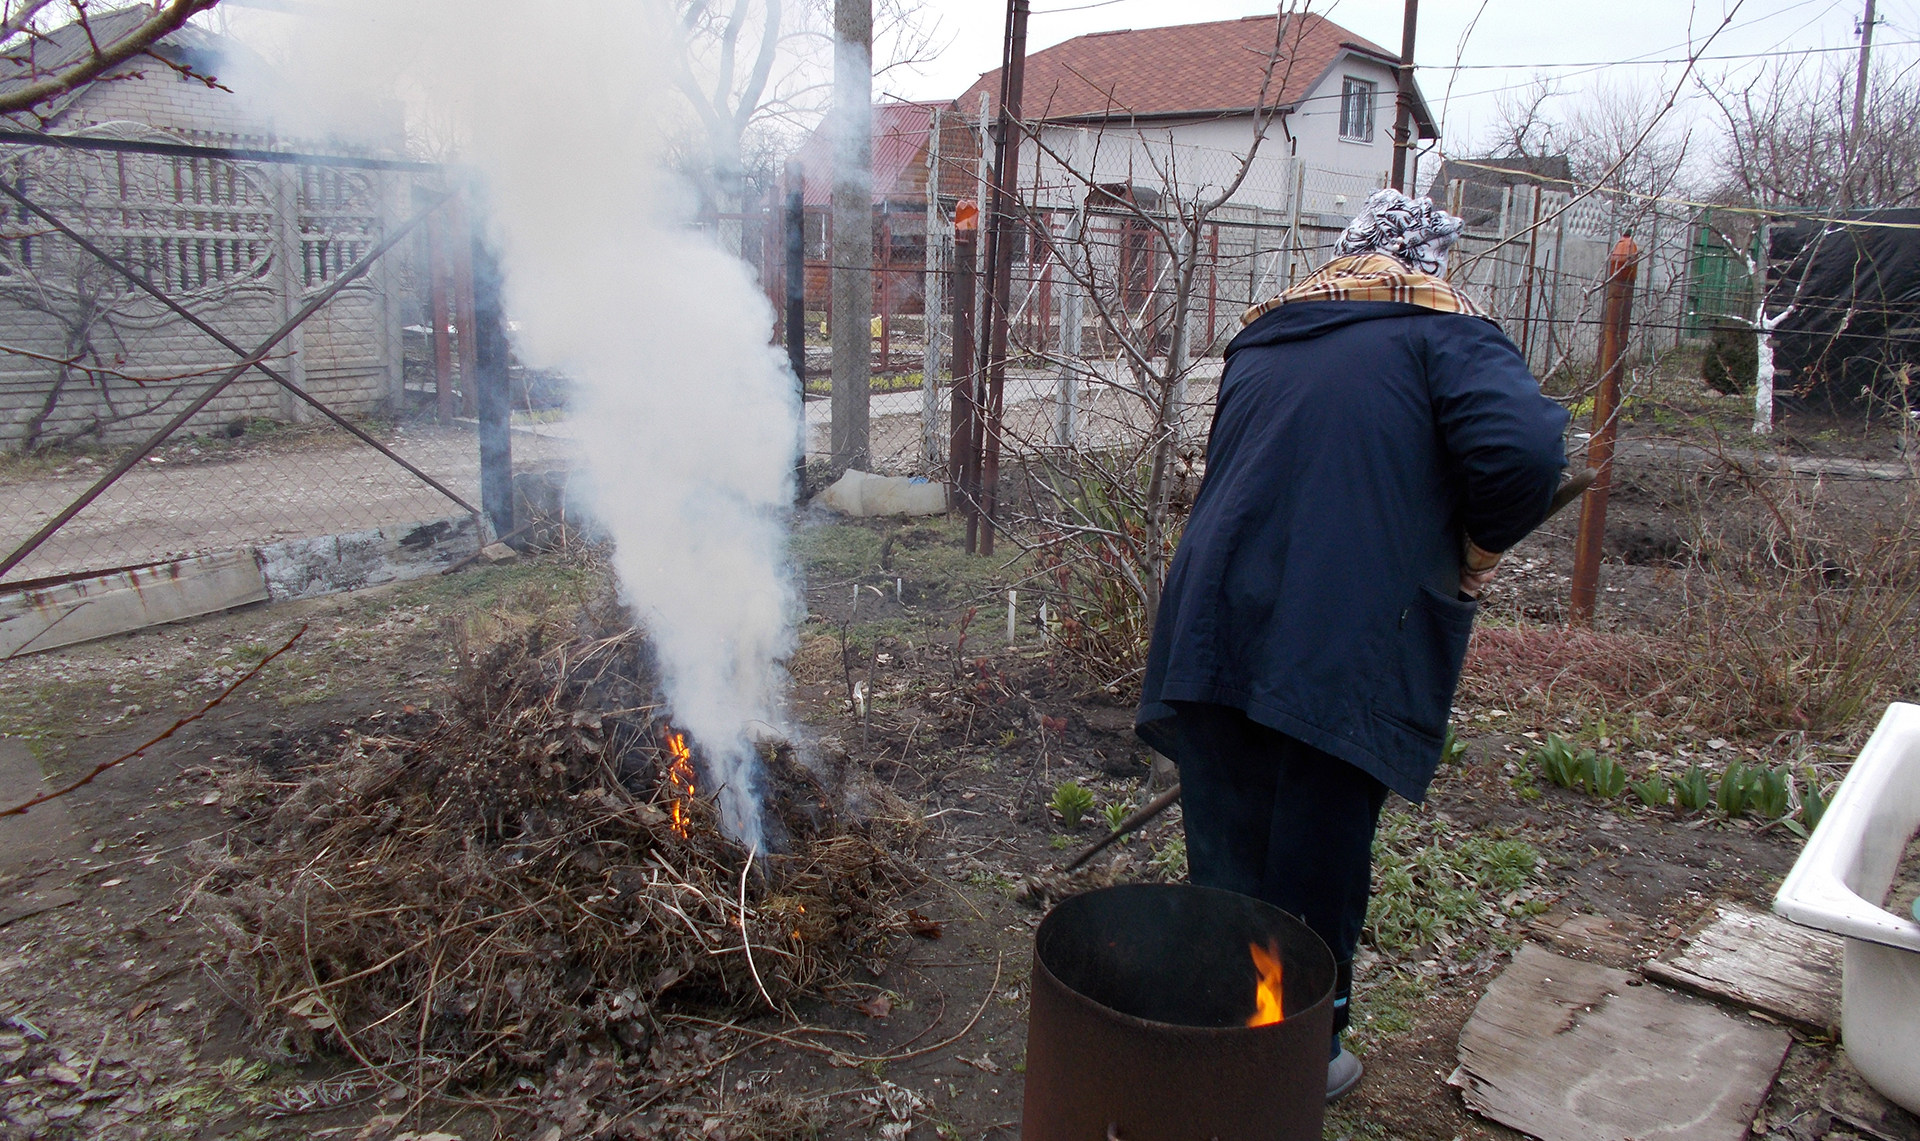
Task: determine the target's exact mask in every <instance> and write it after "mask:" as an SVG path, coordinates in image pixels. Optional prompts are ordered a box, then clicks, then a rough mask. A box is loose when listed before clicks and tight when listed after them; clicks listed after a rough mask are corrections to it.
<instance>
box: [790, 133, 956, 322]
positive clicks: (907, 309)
mask: <svg viewBox="0 0 1920 1141" xmlns="http://www.w3.org/2000/svg"><path fill="white" fill-rule="evenodd" d="M936 111H938V112H939V113H940V184H939V188H938V189H939V201H940V203H941V209H942V211H943V213H945V214H946V215H947V216H949V217H951V216H952V212H953V206H954V204H955V203H956V202H958V201H960V200H961V199H968V198H973V197H974V196H975V193H976V187H977V184H978V177H979V176H978V171H979V159H980V144H979V136H978V134H977V133H976V131H975V130H974V127H975V126H976V125H977V124H976V123H974V122H973V121H971V120H968V119H967V118H966V117H965V116H964V115H962V114H961V113H959V112H958V111H956V110H954V109H952V108H950V107H947V106H946V105H945V104H942V103H939V102H929V103H906V102H888V103H876V104H874V106H873V265H874V279H873V292H874V308H875V310H876V311H877V312H878V311H883V302H884V301H885V300H887V299H888V298H885V297H883V291H884V292H885V293H886V294H888V295H890V299H891V301H892V308H891V310H890V311H891V312H893V313H918V312H920V308H921V305H920V302H921V274H922V273H923V272H924V270H925V266H926V250H927V179H928V177H929V171H928V163H927V151H928V147H929V145H930V143H931V141H932V130H933V116H934V113H935V112H936ZM831 131H832V128H831V125H830V124H828V123H823V124H822V125H821V126H820V127H818V128H816V129H815V130H814V132H813V133H812V134H811V135H809V136H807V139H806V141H805V142H803V143H802V144H801V145H800V148H799V149H798V150H797V151H795V152H794V156H793V157H794V161H795V162H796V163H798V164H799V167H800V172H801V177H802V180H803V183H802V188H801V189H802V197H803V200H804V202H805V218H806V221H805V235H806V242H805V245H806V257H807V275H806V279H807V308H808V310H810V311H813V312H825V311H826V309H827V297H828V293H829V286H828V277H829V274H828V250H829V249H830V248H831V245H832V240H831V239H832V229H833V203H832V196H833V139H832V133H831Z"/></svg>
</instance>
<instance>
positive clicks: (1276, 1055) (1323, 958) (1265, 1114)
mask: <svg viewBox="0 0 1920 1141" xmlns="http://www.w3.org/2000/svg"><path fill="white" fill-rule="evenodd" d="M1255 947H1260V948H1267V949H1269V950H1273V949H1277V951H1278V958H1279V962H1280V967H1281V975H1280V991H1281V995H1282V1004H1281V1009H1282V1014H1283V1018H1282V1020H1281V1021H1279V1022H1275V1023H1270V1024H1268V1025H1263V1026H1249V1025H1247V1022H1248V1020H1249V1019H1250V1018H1252V1017H1254V1015H1255V1012H1256V1009H1257V1000H1256V993H1257V986H1258V984H1259V982H1260V980H1261V977H1262V976H1261V972H1260V965H1259V963H1258V961H1257V960H1256V958H1255V957H1254V955H1253V954H1252V948H1255ZM1333 988H1334V965H1333V954H1332V953H1331V952H1330V951H1328V950H1327V945H1326V944H1325V943H1324V942H1322V941H1321V940H1320V938H1319V936H1317V935H1315V934H1314V933H1313V932H1312V931H1311V930H1309V929H1308V928H1307V926H1306V925H1305V924H1304V923H1301V922H1300V921H1299V920H1297V919H1295V918H1293V917H1292V916H1290V915H1287V914H1286V913H1285V912H1283V911H1281V910H1280V909H1279V908H1276V907H1274V906H1272V905H1270V904H1267V903H1263V902H1261V901H1260V900H1257V899H1252V898H1250V897H1248V896H1244V895H1239V894H1236V893H1234V892H1230V891H1218V890H1215V889H1212V888H1203V887H1194V886H1192V885H1190V884H1126V885H1122V886H1119V887H1110V888H1104V889H1102V890H1099V891H1092V892H1088V893H1086V894H1084V895H1077V896H1073V897H1071V898H1069V899H1066V900H1062V901H1061V903H1060V904H1059V906H1057V907H1055V908H1054V909H1053V911H1052V912H1051V913H1049V914H1048V916H1047V917H1046V919H1045V920H1044V921H1042V922H1041V924H1040V929H1039V931H1038V932H1037V933H1036V934H1035V941H1034V956H1033V988H1032V992H1031V993H1032V1009H1031V1012H1030V1014H1029V1017H1028V1023H1027V1083H1026V1101H1025V1106H1024V1108H1023V1112H1022V1116H1021V1131H1020V1135H1021V1138H1022V1141H1107V1139H1109V1138H1111V1139H1116V1141H1210V1139H1215V1138H1217V1139H1218V1141H1319V1137H1320V1130H1321V1125H1322V1121H1323V1119H1324V1117H1325V1114H1326V1082H1327V1053H1328V1047H1329V1044H1330V1042H1331V1040H1332V1034H1333Z"/></svg>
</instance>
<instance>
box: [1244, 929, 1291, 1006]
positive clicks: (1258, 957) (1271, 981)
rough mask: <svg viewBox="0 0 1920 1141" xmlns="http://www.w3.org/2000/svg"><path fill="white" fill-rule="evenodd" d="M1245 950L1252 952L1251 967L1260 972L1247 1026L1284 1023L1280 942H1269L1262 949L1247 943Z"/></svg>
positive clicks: (1255, 944) (1258, 945) (1254, 989)
mask: <svg viewBox="0 0 1920 1141" xmlns="http://www.w3.org/2000/svg"><path fill="white" fill-rule="evenodd" d="M1247 950H1249V951H1251V952H1253V967H1254V969H1255V970H1257V971H1259V972H1260V981H1259V982H1257V983H1255V984H1254V988H1253V1002H1254V1011H1253V1017H1251V1018H1249V1019H1247V1025H1248V1026H1271V1025H1273V1024H1274V1023H1276V1022H1284V1021H1286V1018H1287V1014H1286V1011H1285V1009H1284V1008H1283V1007H1282V1004H1281V997H1280V996H1281V989H1280V941H1279V940H1277V939H1275V940H1271V941H1269V942H1268V943H1267V945H1266V946H1264V947H1262V946H1261V945H1260V944H1258V943H1248V944H1247Z"/></svg>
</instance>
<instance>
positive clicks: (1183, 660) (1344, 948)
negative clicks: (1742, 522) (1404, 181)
mask: <svg viewBox="0 0 1920 1141" xmlns="http://www.w3.org/2000/svg"><path fill="white" fill-rule="evenodd" d="M1459 231H1460V222H1459V220H1458V219H1456V218H1454V217H1452V216H1450V215H1448V214H1445V213H1443V212H1441V211H1438V210H1435V209H1434V208H1433V204H1432V202H1431V201H1429V200H1427V199H1424V198H1423V199H1419V200H1418V201H1414V200H1410V199H1408V198H1406V197H1404V196H1402V195H1400V194H1398V193H1396V192H1394V191H1391V190H1382V191H1377V192H1375V193H1374V194H1373V196H1372V197H1370V198H1369V199H1368V200H1367V204H1366V207H1365V209H1364V210H1363V211H1362V213H1361V214H1360V216H1359V217H1357V218H1355V219H1354V221H1353V223H1352V225H1350V226H1349V227H1348V228H1347V230H1346V232H1345V233H1344V234H1342V235H1341V238H1340V243H1339V245H1338V246H1337V247H1336V256H1335V257H1334V259H1333V260H1332V261H1330V262H1328V263H1327V264H1326V265H1325V266H1324V267H1322V268H1321V269H1320V270H1319V271H1318V272H1316V273H1315V274H1314V275H1313V276H1311V277H1309V278H1307V279H1306V280H1305V281H1304V282H1302V283H1301V284H1300V285H1298V286H1295V287H1294V288H1292V289H1289V290H1288V291H1287V292H1286V293H1284V294H1282V295H1280V296H1279V297H1276V298H1274V299H1273V300H1271V301H1268V302H1266V303H1264V304H1261V305H1257V306H1255V307H1254V308H1252V309H1250V310H1248V312H1247V314H1246V316H1245V318H1244V324H1245V328H1244V329H1243V330H1242V331H1241V332H1240V334H1239V335H1238V336H1237V337H1235V338H1234V340H1233V342H1232V344H1230V345H1228V346H1227V354H1226V358H1227V363H1226V372H1225V374H1224V376H1223V377H1222V380H1221V384H1220V397H1219V405H1218V408H1217V409H1216V411H1215V413H1214V421H1213V431H1212V435H1211V437H1210V439H1209V442H1208V450H1207V468H1206V478H1205V481H1204V482H1203V484H1202V485H1201V488H1200V493H1199V496H1198V498H1197V499H1196V501H1195V503H1194V507H1193V514H1192V516H1191V518H1190V519H1189V520H1188V522H1187V526H1186V531H1185V533H1184V535H1183V537H1182V538H1181V542H1180V549H1179V551H1178V553H1177V554H1176V555H1175V556H1174V560H1173V564H1172V567H1171V568H1170V570H1169V573H1168V577H1167V584H1166V588H1165V590H1164V592H1163V594H1162V596H1161V602H1160V611H1159V614H1158V616H1157V619H1156V621H1155V625H1154V632H1153V644H1152V648H1151V650H1150V651H1149V654H1148V658H1147V670H1146V678H1145V681H1144V684H1143V693H1142V697H1141V704H1140V711H1139V715H1138V724H1137V731H1138V733H1139V734H1140V736H1141V737H1142V738H1143V739H1145V740H1146V741H1147V743H1148V744H1150V745H1152V746H1153V747H1154V748H1156V749H1158V750H1159V751H1160V752H1162V753H1164V754H1166V755H1167V756H1169V757H1171V758H1172V759H1173V760H1174V762H1175V763H1176V764H1177V765H1178V766H1179V768H1180V781H1181V786H1182V790H1183V792H1182V800H1183V805H1184V814H1185V820H1186V831H1187V859H1188V865H1189V867H1190V869H1191V874H1192V878H1193V882H1195V883H1197V884H1203V885H1206V886H1210V887H1220V888H1227V889H1229V890H1233V891H1238V892H1243V893H1245V894H1247V895H1252V896H1257V897H1259V898H1261V899H1264V900H1267V901H1268V902H1270V903H1273V904H1275V905H1276V906H1278V907H1280V908H1282V909H1283V910H1285V911H1288V912H1290V913H1292V914H1295V915H1298V916H1300V917H1301V918H1302V919H1303V920H1304V921H1305V922H1306V923H1307V924H1308V925H1309V926H1310V927H1312V928H1313V929H1314V931H1316V932H1318V933H1319V935H1320V936H1321V938H1323V939H1325V940H1326V942H1327V944H1328V946H1329V947H1331V948H1332V950H1333V953H1334V958H1335V959H1336V961H1338V963H1339V964H1340V986H1339V990H1338V992H1337V994H1336V1002H1337V1004H1338V1005H1337V1008H1336V1012H1335V1023H1334V1025H1335V1034H1334V1040H1333V1043H1332V1052H1331V1057H1332V1061H1331V1062H1330V1064H1329V1068H1328V1080H1327V1096H1328V1098H1329V1099H1332V1098H1334V1097H1337V1096H1339V1095H1340V1094H1342V1093H1345V1092H1346V1091H1347V1090H1348V1089H1350V1088H1351V1087H1352V1086H1353V1084H1354V1083H1355V1082H1356V1081H1358V1080H1359V1077H1360V1064H1359V1062H1358V1061H1357V1060H1356V1059H1354V1058H1353V1056H1352V1055H1351V1054H1349V1053H1347V1052H1346V1051H1345V1050H1344V1049H1343V1048H1342V1047H1341V1045H1340V1032H1341V1030H1342V1029H1344V1027H1345V1026H1346V1025H1347V1021H1348V1010H1347V1001H1348V997H1349V994H1350V992H1351V989H1352V966H1351V963H1352V958H1353V952H1354V946H1355V944H1356V943H1357V941H1358V939H1359V935H1360V927H1361V923H1362V921H1363V920H1364V919H1365V916H1366V907H1367V895H1368V890H1369V886H1370V879H1371V873H1372V866H1371V863H1372V861H1371V856H1372V843H1373V833H1374V828H1375V826H1376V824H1377V822H1378V820H1379V814H1380V808H1381V805H1382V803H1383V802H1384V801H1385V799H1386V795H1387V792H1388V791H1389V790H1391V791H1393V792H1397V793H1399V794H1400V795H1401V796H1403V797H1405V798H1407V799H1408V800H1412V801H1416V802H1417V801H1419V800H1421V799H1422V798H1423V797H1424V796H1425V794H1426V788H1427V784H1428V782H1429V781H1430V780H1431V779H1432V777H1433V772H1434V769H1435V768H1436V767H1437V765H1438V763H1439V757H1440V747H1441V742H1442V739H1443V737H1444V735H1445V733H1446V729H1447V716H1448V711H1449V707H1450V706H1451V704H1452V701H1453V691H1454V687H1455V685H1456V684H1457V683H1458V681H1459V677H1460V668H1461V663H1462V661H1463V659H1464V658H1465V656H1466V649H1467V637H1468V635H1469V634H1470V633H1471V631H1472V628H1473V618H1474V612H1475V609H1476V606H1477V603H1476V601H1475V598H1476V597H1477V595H1478V594H1479V593H1480V591H1481V590H1482V589H1483V588H1484V587H1485V585H1486V583H1487V581H1488V580H1489V579H1490V578H1491V577H1492V574H1493V569H1494V566H1495V565H1496V564H1497V563H1498V562H1499V556H1500V552H1503V551H1505V550H1506V549H1507V548H1508V547H1510V546H1512V545H1513V544H1514V543H1516V542H1518V541H1519V540H1520V539H1521V538H1522V537H1524V536H1525V535H1526V534H1527V533H1528V532H1529V531H1531V530H1532V529H1533V528H1534V527H1536V526H1538V525H1539V524H1540V522H1541V521H1542V520H1543V519H1544V518H1545V517H1546V514H1547V510H1548V504H1549V501H1550V500H1551V499H1552V497H1553V492H1554V489H1555V487H1556V486H1557V485H1558V483H1559V480H1560V472H1561V469H1562V468H1563V467H1564V466H1565V456H1564V452H1563V448H1562V442H1561V434H1562V431H1563V430H1564V428H1565V426H1566V422H1567V414H1566V412H1565V411H1564V410H1563V409H1562V408H1561V407H1560V406H1559V405H1558V404H1556V403H1554V402H1553V401H1552V400H1549V399H1548V398H1546V397H1545V396H1543V395H1541V393H1540V387H1539V385H1538V383H1537V382H1535V380H1534V378H1533V376H1532V374H1531V373H1529V372H1528V370H1527V365H1526V362H1525V360H1524V359H1522V357H1521V355H1520V353H1519V351H1518V350H1517V349H1516V348H1515V347H1514V345H1513V343H1512V342H1511V341H1509V340H1508V339H1507V338H1506V337H1505V336H1504V335H1502V333H1501V332H1500V330H1499V328H1498V327H1497V326H1495V325H1494V323H1493V322H1492V321H1491V320H1489V319H1487V318H1486V317H1484V316H1482V315H1481V314H1480V311H1479V310H1478V308H1476V307H1475V305H1474V304H1473V302H1472V301H1471V300H1470V299H1468V298H1467V297H1466V296H1465V295H1464V294H1461V293H1458V292H1456V291H1455V290H1453V289H1452V288H1451V287H1450V286H1448V285H1447V284H1446V282H1445V281H1444V280H1443V279H1442V277H1441V274H1442V273H1443V272H1444V268H1445V259H1446V255H1447V250H1448V248H1449V247H1450V246H1451V245H1452V244H1453V242H1454V241H1455V239H1456V238H1457V236H1458V234H1459Z"/></svg>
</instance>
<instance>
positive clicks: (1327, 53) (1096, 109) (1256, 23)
mask: <svg viewBox="0 0 1920 1141" xmlns="http://www.w3.org/2000/svg"><path fill="white" fill-rule="evenodd" d="M1277 18H1278V17H1275V16H1248V17H1246V18H1245V19H1240V20H1216V21H1213V22H1211V23H1205V24H1178V25H1175V26H1173V27H1167V28H1129V29H1123V30H1121V31H1116V32H1094V33H1092V34H1090V35H1085V36H1076V37H1075V38H1073V39H1071V40H1068V41H1066V42H1065V43H1061V44H1055V45H1054V46H1053V47H1050V48H1047V49H1046V50H1045V51H1038V52H1033V53H1031V54H1029V55H1028V56H1027V72H1026V83H1025V90H1024V91H1023V93H1022V95H1021V99H1020V103H1021V112H1022V116H1023V117H1024V118H1027V119H1049V120H1061V119H1127V118H1134V117H1145V116H1178V115H1198V114H1207V113H1219V112H1223V111H1247V110H1251V109H1252V108H1253V107H1254V105H1255V104H1256V103H1259V102H1260V101H1261V100H1260V84H1261V81H1262V79H1263V78H1264V76H1265V71H1266V66H1267V60H1268V59H1269V57H1270V56H1271V54H1272V52H1273V45H1274V31H1275V29H1274V21H1275V19H1277ZM1289 20H1290V23H1289V24H1288V26H1287V28H1286V29H1285V35H1284V39H1283V41H1282V42H1283V47H1282V58H1281V60H1280V62H1279V64H1278V66H1277V67H1276V68H1275V69H1274V73H1273V82H1274V86H1273V87H1272V88H1269V90H1268V93H1267V98H1266V101H1265V105H1266V106H1267V107H1289V106H1292V105H1294V104H1296V103H1298V102H1299V101H1300V100H1301V99H1303V98H1305V97H1306V94H1307V92H1308V91H1309V90H1311V89H1312V88H1313V87H1314V85H1315V84H1317V83H1319V81H1320V79H1321V78H1322V77H1323V76H1324V75H1325V74H1326V72H1327V69H1328V68H1331V67H1332V66H1333V65H1334V64H1335V62H1337V61H1338V60H1339V59H1340V58H1341V56H1342V55H1344V54H1346V53H1348V52H1358V53H1360V54H1362V55H1366V56H1371V57H1374V58H1376V59H1378V60H1380V61H1381V62H1382V63H1387V64H1397V63H1398V62H1399V59H1400V57H1399V55H1398V54H1397V53H1395V52H1390V51H1388V50H1387V49H1385V48H1383V47H1381V46H1380V45H1379V44H1376V43H1373V42H1372V41H1370V40H1366V39H1362V38H1361V37H1359V36H1356V35H1354V34H1353V33H1352V32H1349V31H1347V30H1346V29H1345V28H1342V27H1341V26H1340V25H1338V24H1336V23H1334V22H1333V21H1331V20H1328V19H1326V18H1325V17H1322V16H1317V15H1311V14H1309V15H1304V16H1301V15H1296V16H1292V17H1289ZM1287 53H1291V54H1292V57H1293V58H1292V61H1291V64H1289V62H1288V60H1287V58H1286V54H1287ZM981 92H985V93H986V95H987V98H988V100H989V103H990V105H992V106H994V107H995V109H996V110H997V106H998V101H999V96H1000V69H999V68H995V69H994V70H992V71H989V72H987V73H986V74H985V75H982V76H981V77H980V79H979V80H978V81H977V82H976V83H974V85H973V86H972V87H970V88H968V89H967V92H966V94H964V95H962V96H961V97H960V99H959V100H958V102H959V105H960V106H962V107H965V108H966V109H967V110H968V111H972V110H973V109H974V108H976V107H978V106H979V97H980V93H981ZM1417 117H1418V118H1419V119H1421V120H1422V122H1421V124H1420V126H1421V133H1422V134H1423V135H1429V137H1431V136H1430V132H1431V130H1432V124H1431V122H1430V121H1427V120H1428V116H1427V115H1426V114H1425V113H1424V108H1423V107H1422V108H1421V109H1420V113H1419V114H1418V115H1417Z"/></svg>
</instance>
